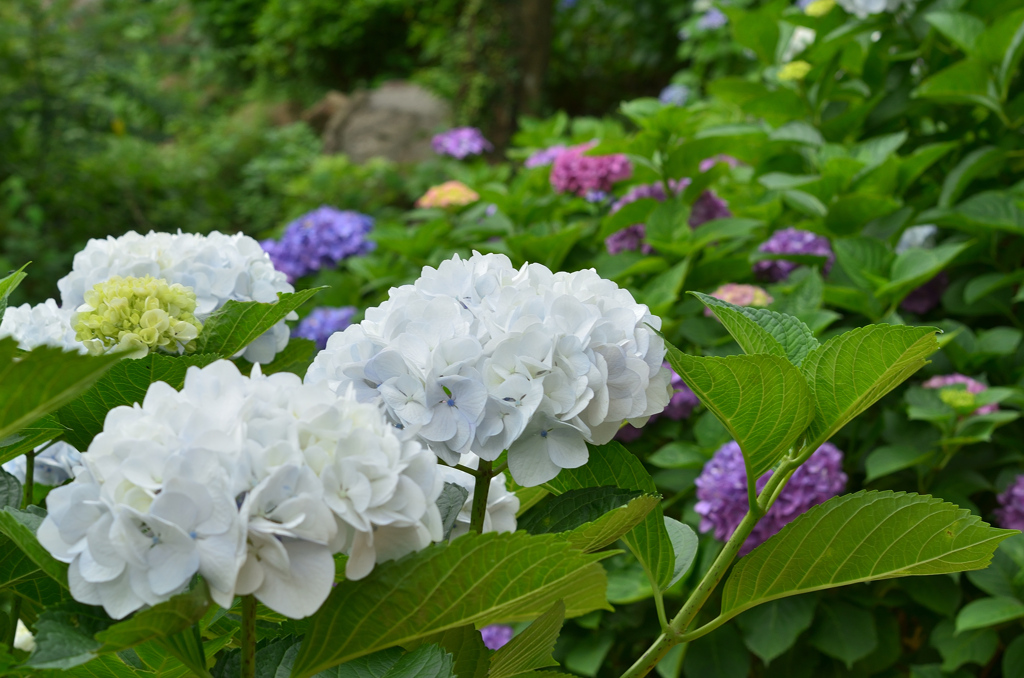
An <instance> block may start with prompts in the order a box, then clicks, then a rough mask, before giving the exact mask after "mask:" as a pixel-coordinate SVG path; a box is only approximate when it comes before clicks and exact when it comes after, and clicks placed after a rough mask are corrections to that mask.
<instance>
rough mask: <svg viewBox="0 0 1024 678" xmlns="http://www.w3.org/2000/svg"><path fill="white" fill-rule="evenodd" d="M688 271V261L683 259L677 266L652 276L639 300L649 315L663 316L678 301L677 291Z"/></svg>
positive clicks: (680, 288)
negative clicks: (648, 308)
mask: <svg viewBox="0 0 1024 678" xmlns="http://www.w3.org/2000/svg"><path fill="white" fill-rule="evenodd" d="M689 271H690V260H689V259H683V260H682V261H680V262H679V263H678V264H676V265H675V266H673V267H672V268H670V269H668V270H667V271H662V272H661V273H659V274H658V275H656V276H654V278H652V279H651V281H650V282H649V283H648V284H647V285H646V286H645V287H644V289H643V293H642V295H641V297H640V298H641V299H643V303H645V304H647V305H648V306H649V307H650V309H651V313H653V314H655V315H664V314H665V313H667V312H668V311H669V310H670V309H671V308H672V306H673V305H674V304H675V303H676V301H677V300H678V299H679V291H680V290H682V289H683V282H685V280H686V275H687V273H689Z"/></svg>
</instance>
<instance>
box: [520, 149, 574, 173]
mask: <svg viewBox="0 0 1024 678" xmlns="http://www.w3.org/2000/svg"><path fill="white" fill-rule="evenodd" d="M562 153H565V146H562V145H558V146H551V147H550V148H545V149H542V150H539V151H537V152H536V153H534V154H533V155H531V156H530V157H529V158H527V159H526V161H525V162H523V167H525V168H527V169H533V168H534V167H547V166H548V165H550V164H551V163H553V162H554V161H555V158H557V157H558V156H560V155H562Z"/></svg>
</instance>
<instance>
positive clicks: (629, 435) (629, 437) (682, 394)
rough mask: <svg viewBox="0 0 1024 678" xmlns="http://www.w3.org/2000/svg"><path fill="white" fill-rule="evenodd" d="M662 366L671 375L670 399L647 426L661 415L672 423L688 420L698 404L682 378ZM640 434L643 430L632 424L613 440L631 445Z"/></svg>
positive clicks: (670, 369)
mask: <svg viewBox="0 0 1024 678" xmlns="http://www.w3.org/2000/svg"><path fill="white" fill-rule="evenodd" d="M663 365H664V366H665V368H666V369H668V370H669V371H670V372H671V373H672V379H671V380H670V382H669V383H670V385H671V387H672V397H671V398H670V399H669V401H668V405H666V406H665V409H664V410H663V411H662V412H660V413H658V414H654V415H652V416H651V418H650V419H648V420H647V423H648V424H649V423H651V422H652V421H655V420H656V419H657V418H658V417H660V416H662V415H664V416H666V417H668V418H669V419H672V420H674V421H679V420H681V419H689V418H690V415H691V414H692V413H693V408H695V407H697V405H699V404H700V399H699V398H698V397H697V394H696V393H694V392H693V391H691V390H690V387H689V386H687V385H686V382H684V381H683V378H682V377H680V376H679V375H678V374H676V371H675V370H673V369H672V366H671V365H669V364H668V363H667V362H666V363H663ZM642 433H643V429H640V428H637V427H635V426H633V425H632V424H626V425H625V426H623V427H622V428H620V429H619V431H618V433H616V434H615V439H616V440H618V441H621V442H624V443H631V442H633V441H634V440H636V439H637V438H639V437H640V435H641V434H642Z"/></svg>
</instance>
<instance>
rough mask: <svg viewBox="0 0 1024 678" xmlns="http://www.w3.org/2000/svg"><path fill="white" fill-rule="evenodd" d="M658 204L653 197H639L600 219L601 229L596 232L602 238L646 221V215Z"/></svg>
mask: <svg viewBox="0 0 1024 678" xmlns="http://www.w3.org/2000/svg"><path fill="white" fill-rule="evenodd" d="M658 204H659V203H658V201H657V200H655V199H654V198H641V199H640V200H635V201H633V202H631V203H628V204H627V205H624V206H623V207H622V208H621V209H619V210H618V211H616V212H613V213H611V214H609V215H608V216H606V217H605V218H604V219H603V220H602V221H601V230H600V232H599V233H598V237H599V238H600V239H601V240H604V239H605V238H607V237H608V236H610V235H611V234H612V233H617V232H619V231H621V230H622V229H624V228H628V227H630V226H632V225H633V224H643V223H646V222H647V216H648V215H649V214H650V213H651V210H653V209H654V208H655V207H657V206H658Z"/></svg>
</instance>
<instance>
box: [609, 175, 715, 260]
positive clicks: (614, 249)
mask: <svg viewBox="0 0 1024 678" xmlns="http://www.w3.org/2000/svg"><path fill="white" fill-rule="evenodd" d="M668 184H669V188H670V189H671V190H672V192H673V193H675V194H676V195H679V194H680V193H682V192H683V191H684V190H685V189H686V187H687V186H689V185H690V180H689V179H687V178H685V177H684V178H682V179H669V182H668ZM644 199H651V200H657V201H659V202H663V201H664V200H665V185H664V184H662V183H661V182H656V183H653V184H640V185H638V186H633V187H632V188H630V189H629V190H628V191H626V194H625V195H623V196H622V197H621V198H619V199H618V200H616V201H615V203H613V204H612V207H611V210H610V212H611V213H612V214H614V213H616V212H618V211H619V210H620V209H622V208H623V207H625V206H626V205H628V204H630V203H632V202H636V201H637V200H644ZM731 216H732V212H730V211H729V206H728V205H727V204H726V202H725V201H724V200H722V199H721V198H719V197H718V196H717V195H715V192H714V191H710V190H708V191H704V192H703V193H701V194H700V197H699V198H697V201H696V202H695V203H694V204H693V208H692V210H691V211H690V218H689V220H688V221H687V223H688V224H689V225H690V227H691V228H697V227H698V226H700V225H701V224H704V223H707V222H708V221H711V220H713V219H724V218H726V217H731ZM645 235H647V228H646V227H645V226H644V224H633V225H632V226H627V227H626V228H624V229H622V230H621V231H617V232H615V233H612V234H611V235H610V236H608V237H607V238H605V241H604V244H605V247H606V248H607V249H608V254H618V253H619V252H626V251H634V250H637V249H640V250H641V251H642V252H643V253H644V254H650V253H651V252H652V251H653V250H652V249H651V246H650V245H646V244H643V239H644V236H645Z"/></svg>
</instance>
